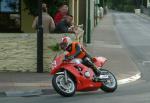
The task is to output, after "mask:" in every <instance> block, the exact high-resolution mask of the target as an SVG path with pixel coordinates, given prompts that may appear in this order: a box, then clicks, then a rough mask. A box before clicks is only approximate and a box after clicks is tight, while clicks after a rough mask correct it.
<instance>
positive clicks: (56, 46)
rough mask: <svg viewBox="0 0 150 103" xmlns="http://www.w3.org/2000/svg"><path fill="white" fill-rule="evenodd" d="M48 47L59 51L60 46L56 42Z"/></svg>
mask: <svg viewBox="0 0 150 103" xmlns="http://www.w3.org/2000/svg"><path fill="white" fill-rule="evenodd" d="M48 48H49V49H51V50H52V51H60V47H59V44H58V43H56V44H54V45H51V46H49V47H48Z"/></svg>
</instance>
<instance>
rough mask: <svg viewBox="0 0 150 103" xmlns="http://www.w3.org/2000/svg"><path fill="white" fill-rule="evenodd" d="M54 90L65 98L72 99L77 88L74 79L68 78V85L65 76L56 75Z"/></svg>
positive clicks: (53, 81) (53, 83) (53, 82)
mask: <svg viewBox="0 0 150 103" xmlns="http://www.w3.org/2000/svg"><path fill="white" fill-rule="evenodd" d="M52 85H53V88H54V89H55V90H56V92H57V93H58V94H60V95H62V96H64V97H71V96H73V95H74V94H75V91H76V86H75V82H74V81H73V79H72V78H71V77H70V76H68V81H67V83H66V82H65V76H64V75H63V74H55V75H54V76H53V79H52Z"/></svg>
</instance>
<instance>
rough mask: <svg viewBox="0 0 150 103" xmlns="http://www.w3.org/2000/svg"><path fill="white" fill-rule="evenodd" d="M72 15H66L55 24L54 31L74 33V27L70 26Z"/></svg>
mask: <svg viewBox="0 0 150 103" xmlns="http://www.w3.org/2000/svg"><path fill="white" fill-rule="evenodd" d="M72 20H73V16H72V15H67V16H66V17H65V18H64V20H62V21H61V22H60V23H58V24H57V25H56V29H55V32H56V33H75V28H72V27H71V26H72Z"/></svg>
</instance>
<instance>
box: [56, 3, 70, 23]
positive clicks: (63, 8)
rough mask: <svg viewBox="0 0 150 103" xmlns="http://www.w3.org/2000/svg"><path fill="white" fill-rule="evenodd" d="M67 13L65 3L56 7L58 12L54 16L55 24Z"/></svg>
mask: <svg viewBox="0 0 150 103" xmlns="http://www.w3.org/2000/svg"><path fill="white" fill-rule="evenodd" d="M67 13H68V6H67V5H66V4H62V5H61V6H59V8H58V12H57V13H56V15H55V16H54V21H55V24H56V25H57V24H58V23H60V22H61V21H62V19H63V18H64V17H65V16H66V15H67Z"/></svg>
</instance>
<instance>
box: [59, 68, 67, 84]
mask: <svg viewBox="0 0 150 103" xmlns="http://www.w3.org/2000/svg"><path fill="white" fill-rule="evenodd" d="M57 74H63V75H64V77H65V78H64V79H65V83H68V73H67V70H64V71H63V72H58V73H57Z"/></svg>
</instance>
